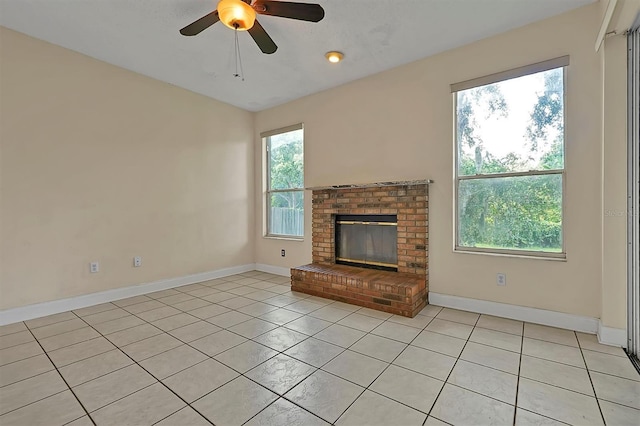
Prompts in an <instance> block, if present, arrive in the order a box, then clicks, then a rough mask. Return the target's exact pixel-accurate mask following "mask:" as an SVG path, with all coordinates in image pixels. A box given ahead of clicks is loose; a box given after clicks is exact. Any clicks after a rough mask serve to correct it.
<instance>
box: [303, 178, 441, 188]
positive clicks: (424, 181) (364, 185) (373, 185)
mask: <svg viewBox="0 0 640 426" xmlns="http://www.w3.org/2000/svg"><path fill="white" fill-rule="evenodd" d="M432 183H433V181H432V180H431V179H422V180H404V181H395V182H376V183H362V184H353V185H330V186H312V187H309V188H305V189H306V190H308V191H323V190H326V189H350V188H376V187H383V186H402V185H429V184H432Z"/></svg>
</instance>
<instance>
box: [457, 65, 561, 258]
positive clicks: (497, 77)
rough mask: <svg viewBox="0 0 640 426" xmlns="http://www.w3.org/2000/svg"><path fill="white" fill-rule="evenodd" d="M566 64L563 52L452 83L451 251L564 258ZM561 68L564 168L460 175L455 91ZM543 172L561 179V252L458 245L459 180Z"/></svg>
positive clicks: (532, 174)
mask: <svg viewBox="0 0 640 426" xmlns="http://www.w3.org/2000/svg"><path fill="white" fill-rule="evenodd" d="M568 67H569V56H563V57H560V58H555V59H551V60H548V61H544V62H539V63H535V64H531V65H527V66H524V67H520V68H515V69H511V70H508V71H504V72H499V73H495V74H491V75H488V76H484V77H479V78H476V79H472V80H467V81H463V82H460V83H456V84H452V85H451V94H452V97H453V118H454V120H453V141H454V147H453V150H454V153H453V154H454V155H453V161H454V163H453V174H454V185H453V186H454V199H453V223H454V227H453V228H454V229H453V251H454V252H455V253H467V254H484V255H493V256H508V257H524V258H534V259H544V260H560V261H566V258H567V251H566V238H565V236H566V232H565V217H566V182H567V161H566V152H567V150H566V148H567V137H566V136H567V126H566V122H567V68H568ZM557 68H562V92H563V93H562V101H563V108H562V120H563V131H562V133H563V135H562V149H563V156H564V161H563V168H562V169H553V170H528V171H523V172H505V173H490V174H487V173H482V174H475V175H467V176H460V175H459V174H458V172H459V163H458V160H459V140H458V131H457V128H458V96H457V94H458V92H459V91H463V90H467V89H473V88H475V87H480V86H486V85H489V84H494V83H499V82H502V81H506V80H510V79H514V78H519V77H524V76H527V75H531V74H537V73H540V72H545V71H550V70H553V69H557ZM544 175H560V176H561V179H562V184H561V188H562V202H561V207H560V208H561V212H560V214H561V223H562V226H561V229H560V238H561V241H562V248H561V251H560V252H550V251H534V250H518V249H501V248H484V247H467V246H461V245H459V239H458V236H459V235H460V223H459V216H460V215H459V212H458V207H459V204H460V198H459V197H460V194H459V189H460V182H461V181H464V180H476V179H496V178H498V179H499V178H507V177H526V176H544Z"/></svg>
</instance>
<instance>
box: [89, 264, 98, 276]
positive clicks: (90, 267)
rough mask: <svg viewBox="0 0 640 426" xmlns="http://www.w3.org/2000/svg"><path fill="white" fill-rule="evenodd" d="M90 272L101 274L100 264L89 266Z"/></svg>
mask: <svg viewBox="0 0 640 426" xmlns="http://www.w3.org/2000/svg"><path fill="white" fill-rule="evenodd" d="M89 272H91V273H92V274H95V273H96V272H100V264H99V263H98V262H91V263H90V264H89Z"/></svg>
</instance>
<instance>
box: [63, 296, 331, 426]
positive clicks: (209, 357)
mask: <svg viewBox="0 0 640 426" xmlns="http://www.w3.org/2000/svg"><path fill="white" fill-rule="evenodd" d="M184 294H188V293H184ZM193 297H194V298H196V297H195V296H193ZM239 297H241V296H239ZM153 300H157V301H159V302H160V303H163V304H164V305H165V306H170V307H173V306H171V305H168V304H166V303H165V302H162V301H161V300H159V299H153ZM252 300H253V299H252ZM303 300H304V299H303ZM207 302H208V303H211V304H215V303H213V302H209V301H207ZM296 302H297V301H296ZM296 302H292V304H293V303H296ZM141 303H146V302H141ZM178 303H181V302H178ZM131 306H133V305H131ZM221 306H222V305H221ZM272 306H273V305H272ZM326 306H328V305H326ZM322 307H324V306H322ZM120 309H123V308H120ZM156 309H160V308H156ZM175 309H177V308H175ZM228 309H230V310H229V311H228V312H232V311H235V312H238V311H236V310H235V309H231V308H228ZM125 310H126V309H125ZM151 310H153V309H151ZM178 310H179V309H178ZM127 312H129V311H127ZM145 312H146V311H145ZM183 312H184V311H183ZM129 313H130V314H131V315H132V316H135V317H137V318H139V319H141V320H142V321H145V323H147V324H150V325H152V326H154V327H156V326H155V325H154V324H152V323H151V322H149V321H147V320H145V319H143V318H140V317H138V316H137V315H136V314H134V313H131V312H129ZM225 313H226V312H225ZM74 314H75V312H74ZM223 314H224V313H223ZM75 315H76V316H78V315H77V314H75ZM176 315H177V314H176ZM219 315H222V314H219ZM304 315H306V314H303V316H304ZM214 316H217V315H214ZM78 317H79V316H78ZM211 318H213V317H211ZM254 318H256V317H254ZM80 319H82V320H83V321H84V319H83V318H80ZM161 319H162V318H161ZM199 319H200V318H199ZM200 320H201V321H205V322H208V321H206V320H203V319H200ZM247 321H249V320H247ZM105 322H107V321H105ZM243 322H246V321H243ZM85 323H86V321H85ZM87 324H88V323H87ZM88 325H89V326H90V327H92V328H93V326H92V325H91V324H88ZM235 325H237V324H235ZM156 328H158V327H156ZM276 328H278V327H276ZM158 329H159V328H158ZM221 329H222V330H226V331H229V330H228V329H225V328H223V327H221ZM94 330H96V332H98V333H99V334H100V335H101V336H102V337H104V338H105V339H107V340H108V341H109V342H110V343H112V344H113V342H111V340H109V338H108V337H107V335H104V334H102V333H101V332H100V331H98V330H97V329H95V328H94ZM159 330H160V331H161V332H162V333H165V334H169V333H168V332H165V331H164V330H161V329H159ZM218 331H221V330H218ZM218 331H216V332H214V333H211V334H209V335H207V336H210V335H212V334H215V333H217V332H218ZM230 332H231V333H233V332H232V331H230ZM265 333H267V332H265ZM265 333H262V334H265ZM234 334H237V333H234ZM262 334H260V335H262ZM302 334H304V333H302ZM169 335H170V334H169ZM238 335H239V334H238ZM260 335H258V336H256V337H259V336H260ZM171 336H172V337H173V338H175V339H176V340H178V341H180V342H181V343H183V344H184V345H187V346H189V347H191V348H192V349H195V350H197V351H198V352H201V353H202V354H203V355H205V356H206V357H207V358H208V359H213V360H214V361H216V362H220V361H217V360H216V359H215V358H214V357H211V356H209V355H208V354H206V353H204V352H202V351H200V350H199V349H198V348H195V347H193V346H191V345H190V344H189V343H187V342H184V341H182V340H180V339H178V338H176V337H175V336H173V335H171ZM207 336H203V337H202V338H204V337H207ZM239 336H241V337H243V338H245V339H247V338H246V337H244V336H242V335H239ZM151 337H154V336H151ZM309 337H311V336H308V337H307V338H309ZM149 338H150V337H149ZM143 340H146V339H141V340H139V341H138V342H140V341H143ZM196 340H199V339H196ZM305 340H306V339H305ZM247 341H253V339H247V340H246V341H245V342H242V343H240V344H238V345H235V346H233V347H231V348H228V349H226V350H225V351H223V352H221V353H224V352H226V351H228V350H231V349H233V348H235V347H237V346H239V345H241V344H244V343H246V342H247ZM133 343H137V342H133ZM254 343H258V344H260V343H259V342H254ZM299 343H300V342H299ZM114 346H115V347H116V348H117V349H118V350H120V351H121V352H122V353H124V355H125V356H127V357H128V358H130V359H131V360H132V361H133V362H134V363H135V364H137V365H138V366H139V367H140V368H142V369H143V370H144V371H145V372H147V373H148V374H150V375H151V376H152V377H154V378H155V379H156V380H158V382H159V383H162V385H163V386H165V387H166V388H167V389H169V391H171V392H172V393H173V394H175V395H176V396H177V397H178V398H180V399H181V400H182V401H183V402H185V404H187V405H188V406H190V407H191V408H192V409H193V410H194V411H196V412H197V413H198V414H200V415H201V416H202V417H204V418H205V419H207V421H209V419H208V418H207V417H206V416H204V415H202V413H200V412H199V411H198V410H196V409H195V408H194V407H193V406H192V404H193V403H195V402H196V401H198V400H200V399H202V398H204V397H205V396H207V395H209V394H210V393H212V392H214V391H215V390H217V389H219V388H221V387H222V386H225V385H226V384H228V383H229V382H231V381H232V380H235V379H237V377H235V378H234V379H232V380H230V381H228V382H226V383H223V384H222V385H220V386H218V387H217V388H215V389H213V390H211V391H209V392H207V393H206V394H204V395H202V396H201V397H199V398H198V399H196V400H194V401H193V402H192V403H191V404H189V403H188V402H186V401H185V400H184V399H182V398H181V397H180V396H179V395H177V394H176V393H175V392H174V391H173V390H172V389H170V388H169V387H168V386H167V385H165V384H164V383H163V382H162V380H159V379H158V378H157V377H156V376H154V375H153V374H152V373H150V372H149V371H147V370H146V369H145V368H144V367H143V366H142V365H140V364H139V363H138V362H137V361H136V360H134V359H133V358H131V357H130V356H129V355H128V354H127V353H126V352H124V351H123V350H122V349H121V348H120V347H119V346H118V345H114ZM125 346H126V345H125ZM263 346H265V345H263ZM294 346H295V345H294ZM171 349H175V348H171ZM171 349H168V350H167V351H163V352H160V353H158V354H156V355H153V356H157V355H160V354H162V353H165V352H168V351H170V350H171ZM270 349H272V348H270ZM277 352H278V354H280V353H283V352H280V351H277ZM217 355H219V354H216V356H217ZM285 355H286V354H285ZM153 356H151V357H149V358H153ZM275 356H277V355H274V357H275ZM149 358H145V359H149ZM271 358H273V357H271ZM271 358H269V359H271ZM294 359H295V358H294ZM204 361H206V360H204ZM204 361H201V362H204ZM266 361H268V360H266ZM266 361H265V362H266ZM198 364H199V363H198ZM195 365H197V364H195ZM222 365H225V366H226V367H227V368H231V367H229V366H227V365H226V364H224V363H222ZM191 367H193V366H190V367H187V368H191ZM187 368H185V369H183V370H181V371H184V370H186V369H187ZM314 368H315V367H314ZM231 369H232V370H234V371H236V372H238V371H237V370H235V369H233V368H231ZM317 369H318V368H316V370H317ZM178 373H179V372H177V373H174V374H178ZM238 373H239V375H240V376H243V377H245V378H246V379H248V380H250V381H252V382H253V383H256V384H257V385H259V386H261V387H263V388H265V389H267V390H268V391H270V392H273V391H271V390H270V389H268V388H266V387H265V386H263V385H262V384H260V383H257V382H255V381H254V380H252V379H250V378H249V377H246V376H245V375H244V374H243V373H240V372H238ZM107 374H110V373H107ZM312 374H313V373H312ZM101 377H102V376H101ZM92 380H93V379H92ZM149 386H151V385H149ZM149 386H147V387H149ZM147 387H145V388H143V389H146V388H147ZM140 390H142V389H139V390H138V391H136V392H133V393H131V394H129V395H126V396H125V397H123V398H126V397H128V396H131V395H133V394H135V393H137V392H139V391H140ZM273 393H274V394H276V395H278V396H279V397H280V395H279V394H277V393H275V392H273ZM123 398H120V399H118V400H116V401H113V402H111V403H110V404H113V403H114V402H117V401H120V400H121V399H123ZM282 398H284V396H282ZM284 399H286V398H284ZM275 401H277V399H276V400H275ZM275 401H273V402H275ZM287 401H289V400H288V399H287ZM273 402H272V403H273ZM290 402H291V403H293V404H295V403H294V402H293V401H290ZM272 403H271V404H272ZM110 404H107V405H105V406H104V407H106V406H108V405H110ZM271 404H268V405H267V406H266V407H264V408H267V407H268V406H270V405H271ZM295 405H296V406H298V407H300V406H299V405H297V404H295ZM104 407H101V408H104ZM300 408H301V409H304V410H305V411H307V412H309V413H310V414H312V415H314V416H315V414H313V413H311V412H310V411H308V410H306V409H305V408H304V407H300ZM181 409H182V408H181ZM178 411H179V410H178ZM261 411H262V410H261ZM173 414H175V413H171V414H170V416H171V415H173Z"/></svg>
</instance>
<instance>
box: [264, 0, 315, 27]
mask: <svg viewBox="0 0 640 426" xmlns="http://www.w3.org/2000/svg"><path fill="white" fill-rule="evenodd" d="M253 9H254V10H255V11H256V12H257V13H259V14H261V15H271V16H280V17H282V18H291V19H298V20H300V21H309V22H318V21H320V20H322V18H324V9H323V8H322V6H320V5H319V4H309V3H292V2H287V1H270V0H257V1H256V2H255V3H254V4H253Z"/></svg>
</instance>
